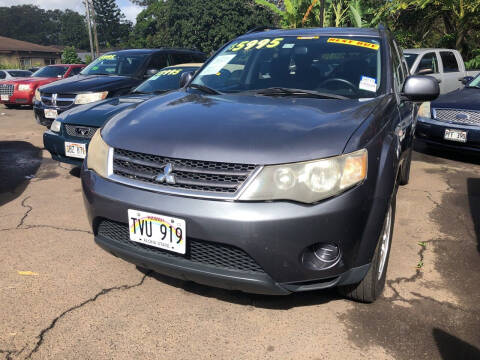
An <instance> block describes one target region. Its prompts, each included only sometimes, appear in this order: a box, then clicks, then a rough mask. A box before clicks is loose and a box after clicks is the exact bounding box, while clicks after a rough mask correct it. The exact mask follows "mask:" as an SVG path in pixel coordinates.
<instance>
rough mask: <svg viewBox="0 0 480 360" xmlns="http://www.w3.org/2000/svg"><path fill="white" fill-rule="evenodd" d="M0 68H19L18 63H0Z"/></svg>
mask: <svg viewBox="0 0 480 360" xmlns="http://www.w3.org/2000/svg"><path fill="white" fill-rule="evenodd" d="M0 69H20V65H18V64H0Z"/></svg>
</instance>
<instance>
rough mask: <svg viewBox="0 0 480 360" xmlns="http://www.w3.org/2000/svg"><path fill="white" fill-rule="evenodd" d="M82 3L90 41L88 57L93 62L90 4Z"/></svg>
mask: <svg viewBox="0 0 480 360" xmlns="http://www.w3.org/2000/svg"><path fill="white" fill-rule="evenodd" d="M83 3H84V4H85V9H86V11H87V27H88V39H89V40H90V55H91V56H92V60H93V59H95V56H94V55H93V41H92V23H91V22H90V4H89V0H85V1H84V2H83Z"/></svg>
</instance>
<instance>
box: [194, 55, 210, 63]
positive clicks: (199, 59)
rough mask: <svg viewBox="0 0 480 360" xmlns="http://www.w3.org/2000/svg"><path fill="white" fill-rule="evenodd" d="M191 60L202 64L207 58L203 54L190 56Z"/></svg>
mask: <svg viewBox="0 0 480 360" xmlns="http://www.w3.org/2000/svg"><path fill="white" fill-rule="evenodd" d="M192 60H193V62H196V63H203V62H205V60H207V57H206V56H205V55H203V54H192Z"/></svg>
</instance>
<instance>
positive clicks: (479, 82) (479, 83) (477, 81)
mask: <svg viewBox="0 0 480 360" xmlns="http://www.w3.org/2000/svg"><path fill="white" fill-rule="evenodd" d="M467 86H468V87H476V88H480V74H478V75H477V76H475V78H474V79H473V80H472V81H470V82H469V83H468V84H467Z"/></svg>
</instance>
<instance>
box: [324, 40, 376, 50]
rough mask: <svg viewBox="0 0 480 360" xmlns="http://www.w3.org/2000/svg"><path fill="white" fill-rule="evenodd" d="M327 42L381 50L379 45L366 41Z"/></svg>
mask: <svg viewBox="0 0 480 360" xmlns="http://www.w3.org/2000/svg"><path fill="white" fill-rule="evenodd" d="M327 42H328V43H334V44H342V45H352V46H360V47H363V48H367V49H372V50H378V49H380V45H378V44H372V43H369V42H366V41H358V40H351V39H339V38H328V40H327Z"/></svg>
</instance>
